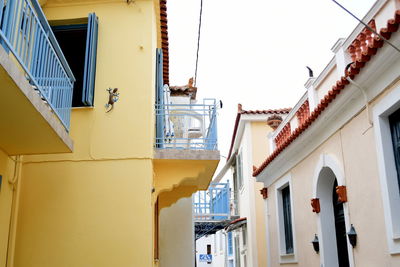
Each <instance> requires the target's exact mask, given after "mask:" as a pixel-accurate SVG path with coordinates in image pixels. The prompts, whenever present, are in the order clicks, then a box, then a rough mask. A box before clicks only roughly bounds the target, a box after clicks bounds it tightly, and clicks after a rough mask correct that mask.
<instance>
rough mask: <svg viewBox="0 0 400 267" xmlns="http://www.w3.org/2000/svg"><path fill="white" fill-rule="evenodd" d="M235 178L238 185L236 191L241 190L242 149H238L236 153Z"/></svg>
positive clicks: (242, 181) (242, 186)
mask: <svg viewBox="0 0 400 267" xmlns="http://www.w3.org/2000/svg"><path fill="white" fill-rule="evenodd" d="M236 179H237V185H238V189H239V190H238V192H242V190H243V188H244V179H243V150H242V149H240V150H239V152H238V153H237V155H236Z"/></svg>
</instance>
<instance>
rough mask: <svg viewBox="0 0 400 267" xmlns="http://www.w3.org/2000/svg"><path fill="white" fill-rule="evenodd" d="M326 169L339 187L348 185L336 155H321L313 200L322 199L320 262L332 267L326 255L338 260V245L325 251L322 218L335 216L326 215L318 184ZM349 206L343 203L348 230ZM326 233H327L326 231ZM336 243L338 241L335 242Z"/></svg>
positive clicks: (315, 174) (348, 247) (314, 182)
mask: <svg viewBox="0 0 400 267" xmlns="http://www.w3.org/2000/svg"><path fill="white" fill-rule="evenodd" d="M324 168H329V169H330V170H331V171H332V172H333V174H334V176H335V178H336V180H337V183H338V185H346V179H345V175H344V166H343V162H341V161H339V160H338V159H337V158H336V157H335V156H334V155H331V154H321V155H320V158H319V161H318V163H317V165H316V167H315V169H314V176H313V198H320V204H321V212H320V213H318V214H317V216H318V222H317V225H318V238H319V242H320V253H321V256H320V260H321V264H322V265H323V266H325V267H328V266H330V265H329V264H332V261H331V260H325V256H326V255H325V253H326V252H327V253H330V257H335V258H337V251H336V244H335V247H334V249H330V248H328V249H324V235H323V233H322V232H323V231H322V225H323V223H322V220H323V219H324V218H323V217H322V215H324V216H325V217H326V216H330V215H332V216H333V213H332V214H324V212H323V209H324V208H325V207H322V205H323V202H322V201H323V200H322V199H321V197H324V196H321V195H320V194H319V193H318V184H319V183H320V179H321V175H320V174H321V171H322V170H323V169H324ZM328 192H329V193H328V195H326V197H327V198H328V199H329V201H328V203H329V205H331V204H330V203H331V196H332V193H331V189H328ZM348 205H349V204H348V202H346V203H343V212H344V220H345V225H346V229H347V230H348V229H350V225H351V222H350V212H349V206H348ZM321 213H322V214H321ZM332 216H331V217H332ZM324 232H325V233H326V230H325V231H324ZM332 238H333V239H335V240H336V236H334V237H332ZM346 240H347V251H348V255H349V263H350V267H354V266H355V264H354V253H353V247H352V246H351V244H350V243H349V241H348V239H346ZM335 243H336V241H335ZM332 253H336V255H332ZM333 266H334V265H333Z"/></svg>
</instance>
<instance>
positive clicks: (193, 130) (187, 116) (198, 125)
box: [155, 99, 218, 150]
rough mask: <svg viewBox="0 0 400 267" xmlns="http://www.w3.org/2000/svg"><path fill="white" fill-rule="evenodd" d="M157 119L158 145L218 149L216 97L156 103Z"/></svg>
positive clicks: (163, 146) (165, 147)
mask: <svg viewBox="0 0 400 267" xmlns="http://www.w3.org/2000/svg"><path fill="white" fill-rule="evenodd" d="M165 102H166V103H171V102H170V101H165ZM156 121H157V126H156V144H155V145H156V148H160V149H171V148H175V149H202V150H217V149H218V147H217V105H216V101H215V99H204V100H203V104H156Z"/></svg>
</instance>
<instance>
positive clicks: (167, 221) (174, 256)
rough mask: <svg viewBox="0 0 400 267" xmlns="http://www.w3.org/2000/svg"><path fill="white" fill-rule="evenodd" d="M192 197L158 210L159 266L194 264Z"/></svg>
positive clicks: (189, 266)
mask: <svg viewBox="0 0 400 267" xmlns="http://www.w3.org/2000/svg"><path fill="white" fill-rule="evenodd" d="M192 210H193V209H192V198H190V197H189V198H182V199H180V200H178V201H177V202H176V203H174V204H173V205H172V206H170V207H168V208H164V209H162V210H161V212H160V265H159V266H160V267H177V266H182V267H183V266H184V267H191V266H194V257H195V253H194V226H193V214H192Z"/></svg>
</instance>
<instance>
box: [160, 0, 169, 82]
mask: <svg viewBox="0 0 400 267" xmlns="http://www.w3.org/2000/svg"><path fill="white" fill-rule="evenodd" d="M160 30H161V48H162V51H163V65H164V66H163V79H164V83H165V84H169V43H168V19H167V0H160Z"/></svg>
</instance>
